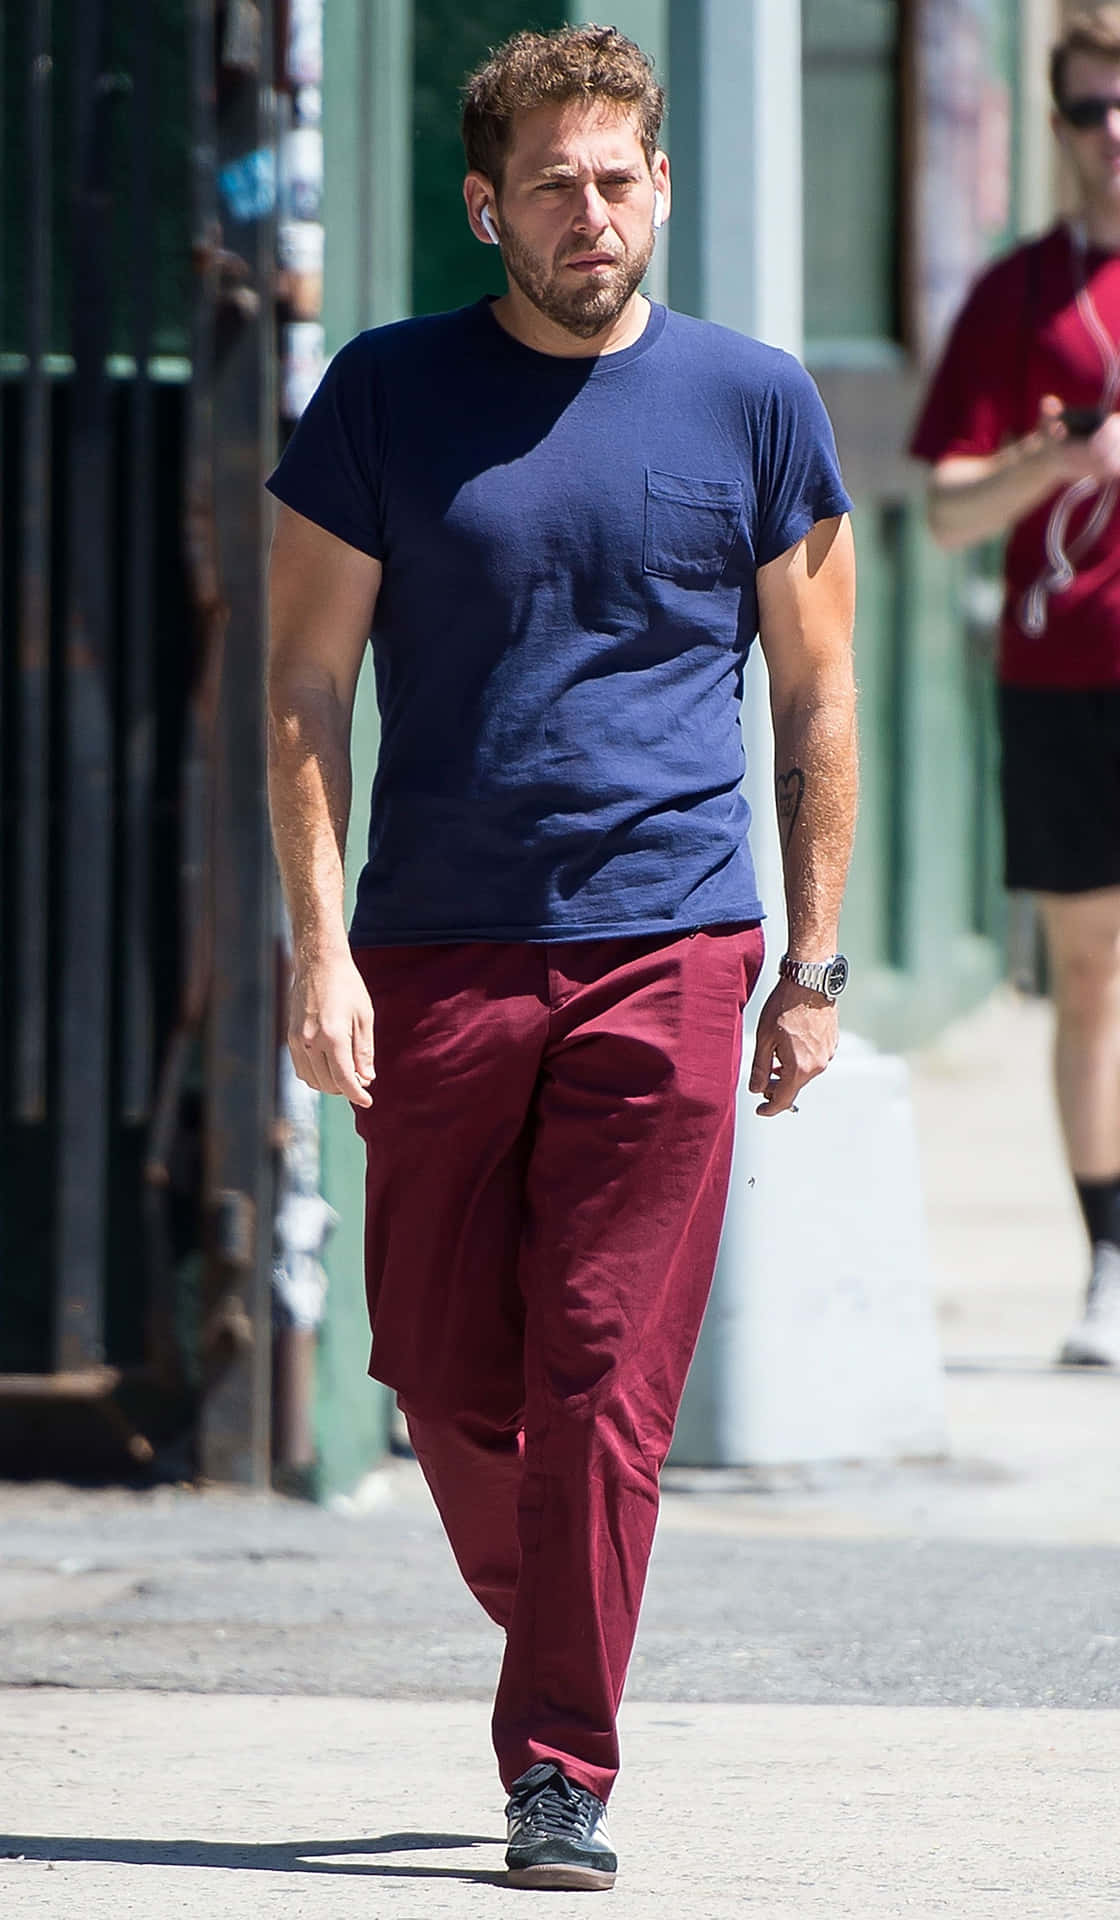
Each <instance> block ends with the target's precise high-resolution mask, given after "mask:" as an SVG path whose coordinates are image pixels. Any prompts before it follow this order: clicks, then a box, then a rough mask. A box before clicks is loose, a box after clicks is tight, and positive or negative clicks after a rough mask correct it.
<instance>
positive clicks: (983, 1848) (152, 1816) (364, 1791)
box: [0, 1693, 1120, 1920]
mask: <svg viewBox="0 0 1120 1920" xmlns="http://www.w3.org/2000/svg"><path fill="white" fill-rule="evenodd" d="M625 1717H626V1733H627V1737H628V1745H629V1747H630V1750H631V1751H632V1754H633V1760H632V1763H631V1765H630V1766H629V1768H628V1769H627V1772H626V1775H625V1777H624V1780H623V1782H621V1783H620V1786H619V1789H618V1793H617V1795H616V1796H615V1801H614V1802H613V1803H612V1835H613V1838H614V1840H615V1843H616V1845H617V1847H618V1850H619V1855H620V1873H619V1879H618V1883H617V1886H616V1889H615V1891H614V1893H613V1894H611V1895H610V1899H611V1901H612V1903H613V1904H612V1906H611V1907H610V1908H609V1909H608V1908H604V1909H603V1911H604V1912H608V1911H609V1912H613V1913H615V1914H617V1915H618V1916H619V1920H661V1916H663V1915H664V1914H665V1913H666V1912H669V1913H671V1914H673V1915H674V1916H677V1917H678V1920H737V1917H738V1916H739V1915H741V1914H743V1913H754V1914H758V1915H760V1916H765V1920H794V1916H797V1920H818V1917H819V1920H872V1917H874V1916H880V1915H882V1916H886V1915H890V1916H899V1917H900V1920H901V1917H902V1916H906V1920H910V1916H919V1915H920V1916H925V1915H936V1914H952V1915H955V1916H960V1920H1058V1917H1059V1916H1060V1917H1061V1920H1083V1917H1084V1920H1092V1916H1096V1915H1101V1916H1104V1915H1106V1914H1107V1915H1113V1914H1115V1912H1116V1910H1117V1898H1118V1884H1120V1882H1118V1862H1117V1854H1116V1832H1115V1817H1114V1810H1115V1782H1116V1770H1117V1763H1118V1761H1120V1743H1118V1727H1117V1719H1116V1716H1114V1715H1111V1714H1104V1715H1102V1714H1095V1715H1094V1714H1071V1713H1061V1712H1039V1713H984V1712H976V1711H967V1710H966V1711H957V1712H945V1711H937V1710H932V1711H921V1710H912V1711H896V1710H892V1709H890V1708H831V1709H824V1708H798V1707H785V1708H780V1709H775V1708H767V1707H738V1708H732V1707H726V1706H724V1707H720V1706H696V1707H690V1708H687V1709H682V1708H680V1707H658V1706H647V1707H634V1708H630V1709H628V1710H627V1712H626V1716H625ZM5 1722H6V1737H5V1758H6V1761H7V1765H6V1768H5V1773H6V1789H5V1801H6V1805H7V1809H8V1812H7V1819H6V1824H7V1827H8V1832H7V1834H6V1835H5V1836H3V1837H0V1854H9V1855H11V1854H14V1855H16V1856H22V1858H21V1857H17V1858H15V1859H11V1858H9V1859H0V1903H2V1905H3V1911H4V1912H6V1913H11V1914H13V1915H14V1914H18V1915H19V1916H20V1920H24V1916H27V1917H28V1920H40V1916H41V1917H42V1920H72V1917H73V1916H77V1915H81V1916H82V1920H110V1916H112V1920H119V1916H121V1915H129V1916H136V1920H149V1916H150V1917H151V1920H155V1917H156V1916H161V1917H162V1916H164V1915H174V1916H183V1920H189V1917H190V1916H194V1915H198V1916H203V1915H205V1916H206V1920H210V1916H212V1915H220V1916H221V1920H250V1916H253V1920H257V1916H259V1915H261V1914H278V1915H293V1916H296V1915H298V1916H301V1920H302V1917H303V1916H309V1917H311V1916H316V1917H317V1916H319V1915H322V1916H324V1920H326V1916H328V1915H329V1916H330V1920H351V1916H353V1920H444V1917H445V1916H446V1917H447V1920H475V1917H476V1916H477V1920H482V1916H489V1915H495V1914H505V1913H512V1912H514V1911H520V1910H523V1909H525V1908H526V1907H531V1906H533V1904H534V1896H533V1895H532V1894H526V1893H523V1892H516V1891H514V1890H512V1889H509V1888H507V1887H505V1886H504V1885H503V1884H502V1875H501V1861H502V1834H503V1824H504V1823H503V1821H502V1819H501V1809H500V1805H499V1804H498V1802H499V1796H498V1794H497V1793H496V1791H495V1786H494V1782H493V1777H492V1774H491V1770H490V1767H489V1765H488V1762H487V1756H486V1710H485V1708H484V1707H483V1706H482V1705H462V1704H458V1705H447V1704H434V1705H423V1704H420V1705H418V1704H411V1705H409V1706H407V1707H405V1706H402V1705H400V1704H394V1703H383V1702H378V1701H367V1700H333V1701H331V1702H330V1704H329V1707H327V1706H325V1705H324V1703H322V1702H319V1701H314V1700H307V1699H302V1700H301V1699H257V1700H253V1701H252V1702H250V1703H246V1702H245V1701H242V1700H238V1699H230V1698H217V1699H213V1698H211V1699H206V1698H202V1697H199V1696H190V1695H188V1696H170V1697H168V1696H156V1695H152V1694H127V1693H125V1694H120V1693H118V1694H82V1695H77V1696H74V1695H69V1696H67V1695H59V1694H56V1693H48V1694H45V1695H28V1694H23V1695H19V1694H16V1695H9V1696H8V1697H7V1699H6V1700H5ZM536 1900H537V1902H538V1903H539V1900H540V1896H539V1895H538V1896H536ZM585 1910H586V1896H585V1895H579V1894H557V1893H552V1894H549V1895H548V1896H547V1899H546V1911H547V1913H548V1914H549V1915H550V1916H551V1915H554V1914H555V1915H561V1914H565V1913H575V1912H576V1911H581V1912H582V1911H585ZM595 1911H598V1909H595Z"/></svg>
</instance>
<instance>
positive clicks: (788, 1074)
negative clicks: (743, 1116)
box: [751, 980, 838, 1119]
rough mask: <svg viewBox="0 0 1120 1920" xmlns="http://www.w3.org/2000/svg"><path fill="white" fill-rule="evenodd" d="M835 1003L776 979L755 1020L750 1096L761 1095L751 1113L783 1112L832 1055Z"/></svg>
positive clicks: (765, 1114) (824, 1066)
mask: <svg viewBox="0 0 1120 1920" xmlns="http://www.w3.org/2000/svg"><path fill="white" fill-rule="evenodd" d="M837 1031H838V1026H837V1019H836V1005H835V1002H834V1001H832V1000H827V999H826V998H825V996H824V994H823V993H813V992H812V991H811V990H810V989H809V988H808V987H799V986H797V985H796V984H795V982H794V981H792V980H779V981H778V984H777V986H776V987H775V988H774V991H773V993H772V994H771V995H770V998H769V999H768V1000H767V1002H766V1004H765V1006H764V1007H763V1009H762V1012H761V1014H760V1015H759V1019H758V1038H757V1041H756V1044H755V1050H754V1064H753V1066H752V1067H751V1092H752V1093H761V1094H765V1096H766V1098H765V1099H764V1100H763V1102H762V1105H761V1106H760V1107H756V1108H755V1112H756V1113H758V1114H761V1115H762V1116H763V1117H764V1118H765V1119H769V1118H770V1116H771V1115H772V1114H775V1113H788V1112H789V1110H790V1108H791V1107H792V1106H793V1103H794V1101H795V1100H796V1099H797V1096H798V1094H799V1093H800V1092H801V1089H802V1087H804V1086H806V1085H807V1084H808V1082H809V1081H810V1080H815V1079H816V1077H817V1075H818V1073H823V1072H824V1070H825V1068H826V1067H827V1065H828V1063H829V1061H830V1060H831V1058H832V1056H833V1054H834V1053H835V1052H836V1040H837Z"/></svg>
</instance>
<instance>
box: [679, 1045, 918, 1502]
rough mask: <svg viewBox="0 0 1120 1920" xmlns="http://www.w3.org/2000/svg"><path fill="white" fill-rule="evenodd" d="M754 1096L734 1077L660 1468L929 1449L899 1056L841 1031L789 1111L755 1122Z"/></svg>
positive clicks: (909, 1134) (908, 1116)
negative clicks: (726, 1177)
mask: <svg viewBox="0 0 1120 1920" xmlns="http://www.w3.org/2000/svg"><path fill="white" fill-rule="evenodd" d="M756 1105H757V1097H756V1096H754V1095H752V1094H751V1093H750V1091H749V1089H748V1087H747V1085H746V1080H745V1077H744V1079H743V1081H742V1083H741V1085H740V1094H739V1132H738V1142H737V1146H736V1154H735V1165H734V1169H733V1172H732V1184H731V1198H730V1203H729V1206H728V1215H727V1221H726V1223H725V1226H724V1233H723V1240H722V1243H721V1247H720V1255H719V1262H718V1266H717V1269H716V1278H715V1285H714V1287H713V1292H712V1300H711V1305H710V1307H709V1309H708V1315H707V1319H706V1321H705V1324H704V1330H703V1332H702V1334H701V1339H700V1345H699V1348H698V1350H697V1355H696V1359H695V1361H694V1363H693V1367H692V1372H691V1374H690V1376H689V1381H688V1386H687V1388H686V1391H685V1398H684V1404H683V1406H682V1409H681V1416H680V1420H679V1421H678V1424H677V1432H676V1437H675V1440H674V1443H673V1450H672V1453H671V1454H670V1462H671V1464H672V1465H674V1466H693V1467H700V1466H703V1467H730V1466H752V1465H782V1464H790V1465H792V1464H798V1463H807V1462H812V1461H818V1462H824V1461H832V1462H838V1461H862V1460H897V1459H901V1458H903V1457H915V1456H918V1457H930V1456H933V1455H938V1454H941V1453H943V1452H944V1451H945V1449H946V1433H945V1416H944V1406H943V1394H942V1381H941V1367H940V1356H939V1352H938V1344H937V1335H936V1328H935V1324H934V1314H933V1286H932V1275H931V1269H930V1261H929V1253H928V1247H927V1242H926V1231H925V1216H924V1209H923V1204H922V1194H921V1183H920V1179H919V1171H918V1152H917V1140H916V1135H915V1130H914V1122H913V1115H912V1112H911V1106H910V1093H909V1074H908V1070H907V1067H906V1064H905V1062H904V1061H903V1060H901V1059H899V1058H898V1057H897V1056H896V1055H892V1054H883V1053H880V1052H878V1050H877V1049H876V1048H875V1047H873V1046H871V1045H870V1044H869V1043H868V1042H867V1041H864V1040H860V1039H858V1038H857V1037H856V1036H855V1035H853V1034H844V1035H842V1037H841V1042H840V1047H839V1050H838V1052H837V1055H836V1058H835V1060H834V1061H833V1062H832V1065H831V1066H830V1067H829V1069H828V1071H827V1073H825V1074H824V1075H823V1077H822V1078H821V1079H819V1080H817V1081H814V1082H813V1083H812V1085H811V1086H810V1087H808V1088H807V1089H806V1091H805V1092H804V1093H803V1094H802V1096H801V1098H800V1100H799V1102H798V1107H799V1111H798V1113H796V1114H791V1115H789V1116H787V1117H783V1118H781V1119H776V1120H759V1119H757V1118H756V1116H755V1113H754V1108H755V1106H756Z"/></svg>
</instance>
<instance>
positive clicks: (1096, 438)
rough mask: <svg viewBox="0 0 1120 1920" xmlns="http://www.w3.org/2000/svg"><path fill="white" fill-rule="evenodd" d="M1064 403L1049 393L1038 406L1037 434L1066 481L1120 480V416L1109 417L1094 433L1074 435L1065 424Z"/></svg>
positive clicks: (1107, 416) (1105, 484) (1102, 481)
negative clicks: (1049, 449)
mask: <svg viewBox="0 0 1120 1920" xmlns="http://www.w3.org/2000/svg"><path fill="white" fill-rule="evenodd" d="M1062 411H1063V408H1062V402H1061V401H1060V400H1059V399H1058V397H1057V395H1056V394H1053V393H1048V394H1046V395H1045V397H1044V398H1043V399H1042V400H1041V401H1040V402H1039V409H1038V432H1039V433H1040V434H1041V436H1042V438H1043V439H1044V441H1046V443H1047V444H1048V445H1049V446H1050V447H1051V449H1052V451H1053V455H1054V458H1055V460H1056V462H1057V463H1058V466H1059V468H1060V471H1061V474H1062V477H1063V478H1064V479H1065V480H1098V481H1100V483H1101V485H1102V486H1107V484H1108V482H1109V481H1110V480H1118V479H1120V414H1118V413H1109V414H1106V415H1105V417H1104V419H1103V420H1102V421H1101V424H1100V426H1099V427H1098V428H1097V430H1096V432H1095V433H1090V434H1084V435H1079V434H1073V433H1071V432H1070V430H1069V428H1068V427H1067V426H1066V425H1065V423H1064V421H1063V420H1062Z"/></svg>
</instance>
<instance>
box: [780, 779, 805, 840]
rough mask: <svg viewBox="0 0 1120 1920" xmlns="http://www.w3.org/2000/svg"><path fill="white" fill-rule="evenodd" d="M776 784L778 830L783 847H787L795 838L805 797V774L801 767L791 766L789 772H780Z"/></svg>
mask: <svg viewBox="0 0 1120 1920" xmlns="http://www.w3.org/2000/svg"><path fill="white" fill-rule="evenodd" d="M774 784H775V786H776V788H777V791H778V832H779V834H780V836H781V841H782V847H783V849H786V848H788V846H789V843H790V841H791V840H792V839H793V829H794V827H795V826H796V825H797V816H798V814H799V813H800V812H801V802H802V801H803V800H804V798H805V775H804V774H803V773H802V771H801V768H800V767H791V768H790V770H789V772H788V773H779V774H778V776H777V778H776V780H775V782H774Z"/></svg>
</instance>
